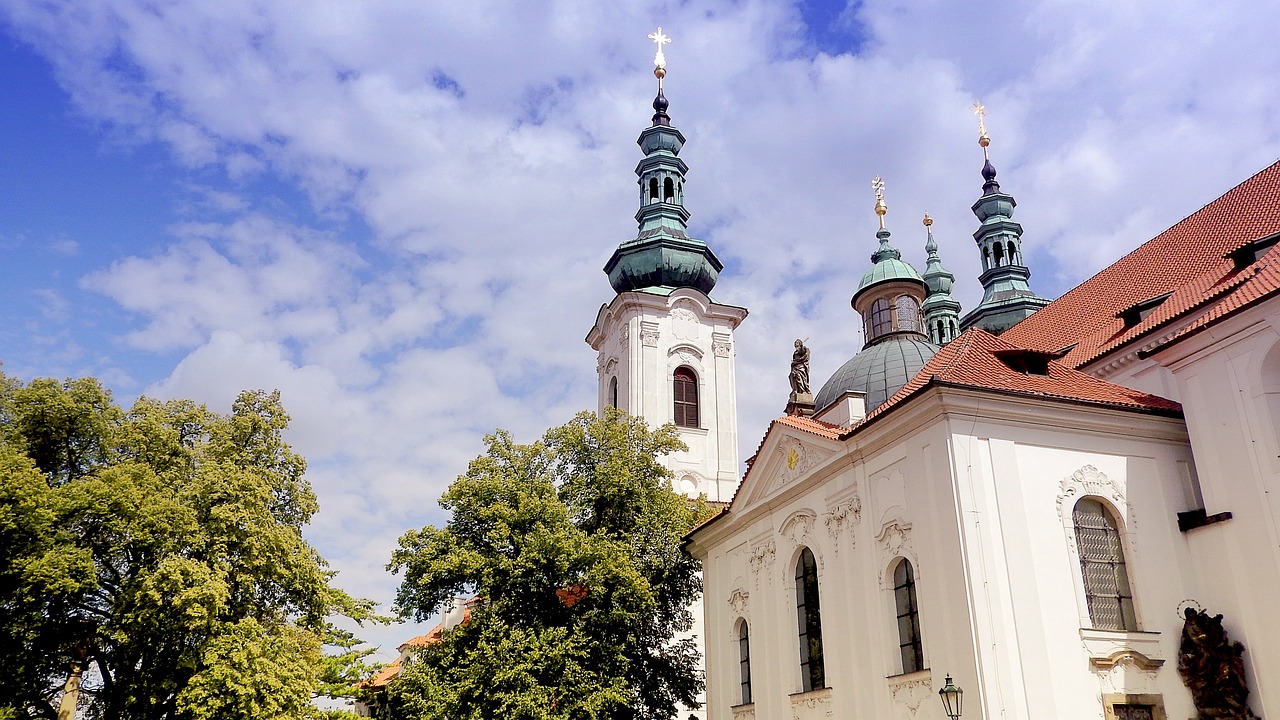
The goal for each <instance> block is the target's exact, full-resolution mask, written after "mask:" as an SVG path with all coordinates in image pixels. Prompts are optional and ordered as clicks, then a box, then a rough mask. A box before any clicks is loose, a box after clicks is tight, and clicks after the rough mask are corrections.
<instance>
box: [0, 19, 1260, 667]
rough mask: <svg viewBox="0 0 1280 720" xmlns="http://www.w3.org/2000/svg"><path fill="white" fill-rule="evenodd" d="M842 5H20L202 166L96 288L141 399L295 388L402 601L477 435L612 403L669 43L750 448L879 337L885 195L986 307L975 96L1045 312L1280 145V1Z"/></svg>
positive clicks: (92, 79)
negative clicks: (640, 174) (612, 349)
mask: <svg viewBox="0 0 1280 720" xmlns="http://www.w3.org/2000/svg"><path fill="white" fill-rule="evenodd" d="M813 10H814V8H810V7H807V6H806V5H804V4H796V3H787V2H776V1H768V0H747V1H745V2H731V1H730V0H699V1H697V2H690V3H680V4H676V3H665V2H658V1H656V0H655V1H654V2H645V3H594V2H588V1H587V0H559V1H553V2H545V3H491V2H474V3H420V2H410V1H408V0H402V1H397V2H381V3H363V4H360V3H354V4H353V3H337V2H333V3H329V2H321V3H316V2H299V1H296V0H293V1H285V2H273V3H266V4H262V3H250V2H240V1H239V0H225V1H224V2H219V3H178V4H160V5H157V4H155V3H145V2H140V1H136V2H135V1H134V0H92V1H90V2H82V3H75V4H50V3H43V2H37V1H36V0H15V1H14V2H11V3H8V4H7V6H6V8H5V10H4V11H3V12H4V13H5V14H6V15H7V18H8V20H9V22H10V23H11V26H12V28H13V29H14V32H16V33H17V34H18V35H20V36H21V37H22V38H24V39H25V40H26V41H28V42H30V43H31V44H32V45H33V46H34V47H35V48H36V49H37V51H38V52H40V53H41V54H42V55H44V56H45V57H47V58H48V59H49V60H50V61H51V62H52V63H53V65H54V67H55V68H56V69H57V73H58V78H59V81H60V82H61V83H62V84H63V86H64V87H65V88H66V90H67V91H68V92H69V93H70V95H71V97H72V99H73V102H74V103H75V106H76V107H77V109H78V111H79V112H80V113H82V114H83V115H84V116H86V117H88V118H91V119H93V120H95V121H97V122H98V123H100V124H101V125H102V126H104V127H106V128H108V129H109V130H110V131H111V133H112V134H113V135H114V136H126V137H130V138H133V140H134V141H136V142H143V143H160V144H162V145H163V146H165V147H167V148H168V150H169V152H170V153H171V155H172V157H173V158H175V160H176V161H177V162H179V163H182V164H184V165H185V166H187V167H189V168H190V172H191V173H192V178H194V177H196V176H197V175H198V176H199V179H198V180H196V179H192V178H184V179H179V180H175V183H176V184H181V185H182V186H183V187H186V188H188V189H189V190H191V193H190V194H191V196H192V197H193V198H194V199H193V200H191V201H190V202H189V203H188V204H187V205H185V206H184V207H182V208H181V212H182V213H183V214H184V216H185V217H188V218H189V219H188V220H187V221H184V222H183V223H180V224H178V225H176V226H175V227H174V228H173V229H172V242H171V244H169V245H168V246H167V247H163V248H160V249H158V250H155V251H148V252H135V253H126V254H124V255H122V256H121V257H118V258H117V259H116V260H115V261H114V262H113V263H111V264H110V265H108V266H106V267H102V268H101V269H99V270H98V271H96V272H94V273H93V274H92V275H90V276H89V277H88V278H86V279H85V280H84V283H83V284H84V286H85V287H86V288H93V289H95V290H96V291H98V292H101V293H102V294H103V295H105V296H106V297H108V298H110V299H111V300H112V301H114V302H115V303H117V304H118V305H119V306H120V307H121V308H123V309H124V310H126V311H128V312H129V313H131V314H132V316H133V317H134V318H135V322H134V323H133V324H132V325H131V326H130V327H127V328H120V329H119V332H118V336H119V341H120V342H123V343H125V344H126V345H127V346H128V347H129V348H131V349H132V350H133V351H136V352H143V353H153V354H156V355H157V356H163V357H173V358H176V360H175V361H173V362H172V363H170V364H169V365H168V366H167V367H166V368H165V369H164V370H163V371H162V372H160V373H157V374H156V375H155V376H154V377H151V378H149V379H148V380H146V382H149V383H150V385H149V387H148V390H147V392H149V393H152V394H157V395H160V396H189V397H194V398H197V399H200V400H204V401H207V402H210V403H211V404H213V405H215V406H223V407H225V406H226V405H227V404H228V403H229V402H230V399H231V398H232V397H233V396H234V394H235V392H236V391H237V390H239V389H240V388H244V387H278V388H280V389H281V390H282V393H283V394H284V398H285V402H286V405H287V407H288V408H289V409H290V412H291V414H292V415H293V417H294V419H295V422H294V427H293V430H292V436H291V437H292V438H293V441H294V442H295V443H297V444H298V446H299V448H300V449H301V450H303V451H304V452H305V453H306V454H307V456H308V458H310V459H311V468H312V470H311V477H312V479H313V482H315V483H316V486H317V488H318V490H319V492H320V495H321V502H322V507H323V510H322V513H321V515H320V517H319V518H317V522H316V524H315V525H314V526H313V528H312V530H311V532H312V536H313V537H314V538H315V540H316V542H317V544H318V545H319V546H320V548H321V550H322V552H323V553H324V554H325V555H326V556H327V557H329V558H331V559H332V560H333V561H334V565H335V567H336V568H337V569H339V570H340V571H341V572H342V575H341V578H342V580H343V581H344V583H345V584H346V585H347V586H348V587H351V588H352V589H353V590H355V591H356V592H359V593H365V594H368V595H371V596H373V597H375V598H377V599H379V600H382V601H387V600H389V599H390V598H391V596H392V593H393V588H394V579H392V578H390V577H388V576H387V575H386V574H385V573H384V572H383V571H382V569H381V566H382V563H384V562H385V561H386V559H387V557H388V555H389V552H390V549H391V548H392V547H393V545H394V538H395V537H396V536H397V535H398V534H399V533H400V532H402V531H403V530H404V529H406V528H408V527H411V526H414V525H420V524H422V523H424V522H441V521H442V520H443V518H442V517H441V515H440V513H439V511H438V509H436V508H435V506H434V500H435V498H436V497H438V495H439V494H440V492H441V491H442V490H443V488H444V487H445V486H446V485H447V483H448V482H449V481H450V480H451V479H452V478H453V477H454V476H456V475H457V474H458V473H460V472H461V471H462V470H463V469H464V468H465V464H466V461H467V460H468V459H469V458H470V457H472V456H474V455H475V454H476V453H477V452H478V451H479V449H480V438H481V436H482V435H483V433H485V432H487V431H490V430H492V429H493V428H495V427H507V428H510V429H512V430H513V431H515V432H516V433H517V435H518V436H519V437H522V438H525V439H532V438H533V437H535V436H536V434H537V433H538V432H539V431H540V430H541V429H542V428H544V427H547V426H549V425H552V424H557V423H560V422H562V421H564V420H565V419H567V418H568V417H569V416H570V415H571V414H572V413H573V412H574V411H575V410H576V409H581V408H586V407H590V406H591V405H592V404H593V403H594V398H595V388H594V386H593V383H594V382H595V374H594V372H593V366H594V358H593V357H592V356H591V352H590V350H589V349H588V348H587V347H586V346H585V345H584V343H583V342H582V338H583V336H584V335H585V332H586V331H587V329H589V327H590V326H591V323H592V321H593V320H594V317H595V312H596V309H597V308H598V307H599V305H600V304H601V303H603V302H606V301H607V300H608V299H609V297H610V290H609V288H608V285H607V283H606V282H605V278H604V276H603V274H602V273H601V272H600V267H601V265H602V264H603V262H604V260H605V259H606V258H607V257H608V255H609V253H610V252H611V250H612V248H613V247H614V246H616V245H617V244H618V243H619V242H621V241H624V240H626V239H629V238H630V237H632V236H633V234H634V231H635V226H634V221H633V220H632V219H631V216H632V215H633V213H634V211H635V204H636V197H637V190H636V188H635V185H634V184H633V183H634V176H633V175H631V169H632V168H633V167H634V165H635V163H636V161H637V160H638V159H639V151H638V149H637V148H636V147H635V145H634V144H633V140H634V138H635V136H636V134H637V133H638V132H639V130H641V129H642V128H643V127H644V126H645V125H646V124H647V122H648V116H649V114H650V113H651V112H652V111H651V110H650V109H649V107H648V105H649V102H650V100H651V99H652V95H653V90H654V87H653V78H652V76H651V75H650V74H649V71H650V69H651V66H650V65H649V63H648V61H649V58H650V50H648V49H646V47H645V45H644V37H643V36H644V34H645V33H647V32H649V31H650V30H651V29H652V26H655V25H658V24H661V25H663V26H664V28H666V29H667V30H668V31H669V33H670V34H671V35H672V36H674V37H675V40H676V41H675V43H674V44H673V45H672V46H671V47H670V48H668V51H667V56H668V61H669V65H670V75H669V76H668V79H667V95H668V97H669V98H670V100H671V114H672V116H673V118H674V121H675V124H676V125H677V126H679V127H680V128H681V129H682V130H683V132H684V133H685V134H686V136H687V137H688V138H689V142H688V144H687V146H686V149H685V151H684V153H683V157H684V158H685V159H686V160H687V162H688V163H689V165H690V167H691V171H690V175H689V182H688V193H687V200H688V205H689V209H690V210H691V211H692V213H693V220H692V223H693V231H694V233H695V234H697V235H699V236H700V237H703V238H705V239H706V240H708V242H709V243H710V244H711V245H712V247H713V248H714V249H715V251H716V252H717V253H718V254H719V255H720V257H721V258H722V259H723V260H724V261H725V262H726V265H727V267H726V271H725V273H724V274H723V276H722V279H721V282H720V284H719V285H718V286H717V288H716V290H715V293H714V295H715V296H716V298H717V299H719V300H721V301H723V302H727V303H731V304H735V305H743V306H746V307H748V308H749V309H750V311H751V316H750V317H749V318H748V320H747V321H746V323H745V324H744V325H743V326H742V328H741V329H740V330H739V332H738V338H737V340H738V345H737V348H738V356H737V363H738V373H739V377H740V379H741V389H742V390H743V392H742V393H741V395H742V397H741V399H740V401H739V408H740V412H741V416H740V418H739V422H740V429H741V438H742V453H741V454H742V456H743V457H746V456H748V455H749V454H750V453H751V452H752V451H753V450H754V447H755V443H756V441H757V440H758V436H759V434H760V433H761V432H762V431H763V429H764V427H765V425H766V423H767V420H768V418H769V417H771V416H773V415H775V414H777V413H778V412H779V411H780V410H781V408H782V406H783V404H784V403H785V398H786V393H787V383H786V371H787V363H788V360H789V357H790V343H791V340H792V339H794V338H795V337H807V338H809V339H810V344H811V346H812V347H813V349H814V372H813V374H814V377H815V378H816V379H821V378H825V377H826V375H828V374H829V373H830V372H832V371H834V370H835V369H836V368H837V367H838V366H839V365H840V364H841V363H843V362H844V360H846V359H847V358H848V357H849V356H850V355H852V354H853V353H854V352H855V351H856V350H858V349H859V348H860V347H861V344H862V338H861V330H860V327H859V326H860V323H859V322H858V319H857V318H856V317H855V316H854V314H853V312H852V311H851V310H850V309H849V306H848V302H849V297H850V295H851V294H852V292H853V290H854V288H855V284H856V282H857V280H858V278H859V277H860V276H861V274H862V272H863V271H864V270H865V268H866V266H867V263H868V259H867V258H868V255H869V254H870V252H871V251H872V250H873V249H874V246H875V239H874V230H875V227H876V222H875V216H874V215H873V214H872V212H871V208H872V204H873V197H872V193H871V190H870V181H871V179H872V178H873V177H874V176H876V175H880V176H883V177H884V178H885V181H886V184H887V186H888V187H887V191H886V192H887V200H888V204H889V208H890V209H889V216H888V219H889V226H890V229H891V230H892V231H893V233H894V234H893V240H894V243H895V244H896V245H897V246H898V247H899V248H900V249H901V250H902V251H903V253H904V256H905V257H906V258H907V259H908V260H911V261H913V262H915V263H917V265H918V266H922V264H923V255H924V253H923V245H924V240H925V237H924V229H923V228H922V227H921V225H920V224H919V223H920V218H921V216H922V215H923V213H924V212H926V211H928V212H929V213H931V214H932V215H933V217H934V218H935V220H936V222H935V225H934V231H935V235H936V237H937V239H938V242H939V244H940V245H941V247H942V255H943V260H944V262H945V263H946V264H947V265H948V267H949V268H950V269H951V270H952V271H953V272H954V273H955V274H956V275H957V278H958V282H957V295H958V298H959V299H960V301H961V302H962V303H964V304H965V305H966V306H968V307H972V306H973V305H974V304H976V302H977V300H978V298H979V297H980V289H979V288H978V286H977V282H976V277H977V275H978V258H977V254H976V252H975V251H974V247H973V243H972V240H971V239H970V237H969V236H970V234H971V233H972V231H973V229H974V227H975V220H974V219H973V217H972V215H971V213H970V211H969V205H970V204H971V203H972V201H973V200H974V199H976V197H977V195H978V193H979V191H980V186H981V179H980V177H979V175H978V169H979V167H980V165H981V153H980V151H979V149H978V147H977V146H976V143H975V140H976V123H975V120H974V118H973V116H972V115H971V114H970V113H969V111H968V107H969V105H970V104H971V103H972V102H973V101H974V100H975V99H979V98H981V99H982V100H983V101H984V102H985V103H986V104H987V105H988V106H989V107H990V108H991V109H992V115H991V117H990V121H989V122H990V126H991V130H992V135H993V145H992V153H993V161H994V162H995V164H996V165H997V167H998V168H999V170H1000V179H1001V182H1002V184H1003V186H1004V187H1005V189H1006V190H1007V191H1009V192H1011V193H1013V194H1014V195H1015V196H1016V197H1017V199H1018V202H1019V207H1018V213H1017V219H1018V220H1020V221H1021V222H1022V223H1023V225H1024V226H1025V228H1026V231H1027V232H1026V236H1025V237H1026V255H1027V258H1028V261H1029V264H1030V265H1031V266H1032V269H1033V272H1034V277H1033V280H1032V283H1033V286H1034V287H1035V288H1036V289H1038V290H1039V291H1040V292H1041V293H1042V294H1045V295H1056V294H1058V293H1060V292H1062V291H1064V290H1065V289H1067V288H1069V287H1070V286H1071V285H1073V284H1075V283H1076V282H1079V281H1080V280H1081V279H1083V278H1084V277H1085V276H1087V275H1088V274H1090V273H1092V272H1094V271H1096V270H1097V269H1098V268H1099V267H1101V266H1102V265H1104V264H1106V263H1107V262H1109V261H1110V260H1112V259H1114V258H1115V257H1118V256H1119V255H1121V254H1123V253H1124V252H1126V251H1127V250H1129V249H1131V248H1132V247H1134V246H1135V245H1137V244H1138V243H1140V242H1141V241H1143V240H1145V239H1147V238H1149V237H1150V236H1152V235H1153V234H1155V233H1156V232H1158V231H1160V230H1161V229H1163V227H1165V226H1167V225H1169V224H1172V223H1173V222H1175V221H1176V220H1178V219H1179V218H1180V217H1181V216H1183V215H1185V214H1187V213H1188V212H1190V211H1192V210H1194V209H1195V208H1197V207H1199V205H1200V204H1202V203H1204V202H1206V201H1208V200H1210V199H1212V197H1214V196H1215V195H1216V194H1218V193H1220V192H1222V191H1224V190H1226V189H1227V188H1228V187H1230V186H1231V185H1232V184H1233V183H1235V182H1237V181H1239V180H1241V179H1243V178H1244V177H1245V176H1247V175H1248V174H1249V173H1251V172H1253V171H1254V170H1257V169H1259V168H1261V167H1262V166H1264V165H1265V164H1267V163H1268V162H1270V161H1272V160H1274V159H1275V158H1276V157H1277V156H1278V155H1280V135H1278V134H1277V132H1276V131H1275V129H1274V128H1275V125H1274V119H1275V117H1277V114H1278V113H1277V110H1278V109H1280V108H1278V107H1277V106H1278V104H1280V100H1278V97H1277V93H1276V92H1275V90H1274V82H1273V80H1274V78H1275V77H1276V76H1277V74H1278V72H1277V71H1280V49H1278V48H1277V46H1276V45H1275V43H1274V42H1273V39H1272V38H1271V37H1270V36H1269V35H1270V33H1269V29H1270V28H1274V27H1276V26H1277V25H1278V24H1280V9H1277V8H1272V7H1270V6H1266V5H1265V4H1257V3H1245V2H1227V3H1220V4H1218V5H1215V6H1212V7H1207V6H1204V5H1203V4H1193V3H1190V2H1184V1H1180V0H1179V1H1175V2H1160V3H1156V2H1134V3H1105V2H1094V3H1087V4H1085V5H1080V4H1066V5H1064V4H1062V3H1054V2H1048V1H1045V2H1032V3H1024V4H1021V5H1017V6H1009V7H1002V8H1001V9H1000V11H999V12H986V11H979V10H978V9H976V8H975V7H974V6H973V5H972V4H967V3H958V2H942V1H940V0H934V1H932V2H915V1H914V0H913V1H912V2H906V1H905V0H880V1H874V2H861V3H848V4H847V5H846V6H844V7H843V8H836V10H838V11H839V12H836V13H835V14H834V15H833V17H836V18H837V21H836V22H835V23H834V24H832V25H831V26H830V27H826V28H810V27H808V26H807V25H806V18H809V19H812V18H813V17H815V16H816V14H815V13H814V12H813ZM817 14H821V13H817ZM828 15H831V13H828ZM842 38H843V44H842V42H841V39H842ZM211 172H212V173H213V174H214V175H215V176H216V177H217V179H216V180H210V177H209V175H210V173H211ZM263 178H267V179H270V180H271V181H272V182H276V183H280V184H282V185H283V186H286V187H288V188H290V189H292V190H295V191H300V192H301V193H302V194H303V196H304V197H305V202H306V203H307V204H309V207H308V208H307V209H306V211H305V212H303V213H301V214H300V215H299V214H295V213H292V212H275V211H273V210H272V207H273V205H272V204H271V203H270V202H269V198H267V199H264V198H261V197H255V196H253V193H254V192H256V188H259V187H260V184H259V185H255V184H254V183H258V182H259V181H260V180H262V179H263ZM401 632H402V631H401V630H391V631H383V632H381V633H380V634H377V635H376V639H377V640H379V641H381V642H384V643H386V644H387V645H388V646H390V645H393V644H394V642H393V641H394V640H395V639H396V637H397V635H398V634H399V633H401Z"/></svg>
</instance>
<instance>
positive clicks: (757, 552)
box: [748, 540, 776, 575]
mask: <svg viewBox="0 0 1280 720" xmlns="http://www.w3.org/2000/svg"><path fill="white" fill-rule="evenodd" d="M775 552H776V550H775V548H774V546H773V541H772V540H765V541H764V542H762V543H759V544H758V545H756V546H755V547H753V548H751V557H750V558H749V559H748V562H750V563H751V570H752V572H754V573H756V574H757V575H759V574H760V571H762V570H767V569H768V568H770V567H771V566H772V565H773V556H774V554H775Z"/></svg>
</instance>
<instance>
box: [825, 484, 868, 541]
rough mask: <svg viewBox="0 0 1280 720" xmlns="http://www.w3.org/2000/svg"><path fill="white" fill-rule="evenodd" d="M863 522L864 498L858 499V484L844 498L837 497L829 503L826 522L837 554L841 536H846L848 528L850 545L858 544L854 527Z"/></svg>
mask: <svg viewBox="0 0 1280 720" xmlns="http://www.w3.org/2000/svg"><path fill="white" fill-rule="evenodd" d="M861 521H862V498H860V497H858V486H857V485H856V484H855V485H854V486H853V488H852V489H851V490H850V491H849V493H848V494H846V495H845V496H844V497H837V498H833V499H831V500H829V501H828V505H827V513H826V519H825V520H824V522H825V523H826V526H827V532H828V533H829V534H830V535H831V539H832V540H833V541H834V542H835V546H836V552H840V536H841V535H843V534H844V531H845V529H846V528H847V529H848V531H849V533H848V534H849V545H850V546H855V545H856V544H857V543H856V538H855V537H854V535H853V526H854V525H857V524H858V523H859V522H861Z"/></svg>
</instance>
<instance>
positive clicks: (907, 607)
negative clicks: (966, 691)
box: [893, 558, 924, 673]
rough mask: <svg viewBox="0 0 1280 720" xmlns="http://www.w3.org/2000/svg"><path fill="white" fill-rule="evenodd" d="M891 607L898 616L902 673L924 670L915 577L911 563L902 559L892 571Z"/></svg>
mask: <svg viewBox="0 0 1280 720" xmlns="http://www.w3.org/2000/svg"><path fill="white" fill-rule="evenodd" d="M893 605H894V609H895V611H896V612H897V615H898V651H899V652H900V653H901V655H902V672H903V673H913V672H917V671H919V670H923V669H924V648H923V646H922V645H921V642H920V609H919V606H918V605H917V604H916V575H915V573H914V572H913V571H912V569H911V561H910V560H907V559H906V558H903V559H902V560H901V561H900V562H899V563H898V567H896V568H894V569H893Z"/></svg>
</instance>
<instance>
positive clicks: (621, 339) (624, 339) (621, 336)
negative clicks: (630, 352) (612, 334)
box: [618, 325, 631, 349]
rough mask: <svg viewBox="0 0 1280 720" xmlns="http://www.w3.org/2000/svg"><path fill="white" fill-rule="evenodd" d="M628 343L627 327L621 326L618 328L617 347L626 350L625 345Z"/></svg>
mask: <svg viewBox="0 0 1280 720" xmlns="http://www.w3.org/2000/svg"><path fill="white" fill-rule="evenodd" d="M630 342H631V337H630V335H629V334H628V329H627V326H626V325H623V326H622V327H620V328H618V345H619V346H620V347H622V348H623V349H626V347H627V344H628V343H630Z"/></svg>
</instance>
